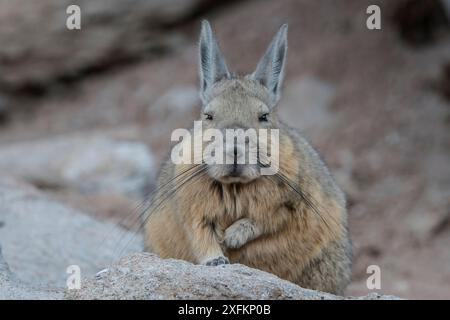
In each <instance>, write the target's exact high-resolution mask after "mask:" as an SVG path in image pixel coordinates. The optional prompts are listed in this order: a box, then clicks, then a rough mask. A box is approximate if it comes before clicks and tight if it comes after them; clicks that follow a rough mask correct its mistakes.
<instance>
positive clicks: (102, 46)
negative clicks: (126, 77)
mask: <svg viewBox="0 0 450 320" xmlns="http://www.w3.org/2000/svg"><path fill="white" fill-rule="evenodd" d="M203 2H206V1H205V0H172V1H165V0H156V1H155V0H153V1H148V0H78V1H72V0H58V1H54V0H41V1H21V2H20V5H18V4H17V3H16V2H11V1H9V0H0V43H2V46H1V47H0V84H2V85H4V86H6V87H7V88H10V89H17V88H22V87H26V86H34V87H36V86H40V87H42V86H45V85H46V84H48V83H51V82H52V81H55V80H58V79H61V78H70V77H77V76H78V75H79V74H80V73H82V72H85V71H89V70H90V69H95V70H98V69H100V68H102V67H107V66H108V64H113V63H119V62H121V61H124V60H127V59H133V58H136V57H141V56H143V55H144V54H146V53H148V52H152V50H153V51H158V52H160V51H161V49H166V50H167V49H170V48H173V47H174V43H175V45H179V44H177V43H179V41H178V40H176V39H178V38H179V37H180V36H179V35H177V34H176V33H175V32H168V31H167V28H166V29H164V28H165V27H166V26H168V25H172V24H175V23H177V22H178V21H183V19H186V18H189V17H190V16H191V15H192V14H194V13H195V12H196V10H199V8H201V4H202V3H203ZM72 4H76V5H78V6H79V7H80V9H81V30H69V29H67V27H66V20H67V18H68V17H69V14H67V13H66V10H67V7H68V6H69V5H72Z"/></svg>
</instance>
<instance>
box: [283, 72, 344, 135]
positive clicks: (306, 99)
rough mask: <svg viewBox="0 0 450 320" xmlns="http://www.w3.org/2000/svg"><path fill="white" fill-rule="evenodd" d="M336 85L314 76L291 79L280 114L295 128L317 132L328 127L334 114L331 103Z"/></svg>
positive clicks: (311, 132)
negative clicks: (331, 110)
mask: <svg viewBox="0 0 450 320" xmlns="http://www.w3.org/2000/svg"><path fill="white" fill-rule="evenodd" d="M335 92H336V89H335V87H334V86H333V85H332V84H330V83H327V82H325V81H322V80H320V79H317V78H315V77H313V76H308V75H306V76H303V77H301V78H298V79H294V80H292V81H290V83H289V85H288V86H287V87H286V89H285V91H284V93H283V101H282V104H283V107H282V108H280V115H281V117H282V119H283V120H285V121H286V122H287V123H288V124H290V125H292V126H293V127H295V128H299V129H300V130H302V131H306V132H307V133H308V134H313V133H316V132H317V130H319V129H320V128H324V127H327V125H328V124H329V123H330V121H332V119H333V117H334V115H333V114H332V113H331V112H330V109H329V107H330V104H331V102H332V100H333V98H334V96H335Z"/></svg>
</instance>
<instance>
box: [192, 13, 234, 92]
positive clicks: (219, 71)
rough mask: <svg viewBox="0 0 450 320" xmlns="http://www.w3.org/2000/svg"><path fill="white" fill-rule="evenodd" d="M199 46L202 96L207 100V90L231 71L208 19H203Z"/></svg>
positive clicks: (226, 76) (227, 76)
mask: <svg viewBox="0 0 450 320" xmlns="http://www.w3.org/2000/svg"><path fill="white" fill-rule="evenodd" d="M199 46H200V48H199V52H200V59H199V64H200V69H199V75H200V98H201V99H202V101H205V93H206V91H207V90H208V89H210V88H211V87H212V86H213V85H214V84H215V83H216V82H218V81H220V80H222V79H225V78H229V77H230V72H229V71H228V67H227V65H226V63H225V59H224V58H223V56H222V53H221V52H220V49H219V45H218V44H217V40H216V38H215V36H214V33H213V31H212V29H211V25H210V24H209V22H208V21H207V20H203V21H202V28H201V32H200V45H199Z"/></svg>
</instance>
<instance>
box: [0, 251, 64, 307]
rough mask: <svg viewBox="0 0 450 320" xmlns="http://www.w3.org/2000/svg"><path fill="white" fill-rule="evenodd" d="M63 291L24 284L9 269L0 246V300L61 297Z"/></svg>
mask: <svg viewBox="0 0 450 320" xmlns="http://www.w3.org/2000/svg"><path fill="white" fill-rule="evenodd" d="M62 297H63V292H62V291H61V290H58V289H48V288H42V287H41V288H39V287H36V286H32V285H29V284H25V283H23V282H22V281H20V280H19V279H17V277H16V276H15V275H14V274H13V273H12V272H11V271H10V270H9V267H8V265H7V264H6V261H5V260H4V259H3V255H2V251H1V248H0V300H5V299H14V300H23V299H27V300H30V299H33V300H35V299H61V298H62Z"/></svg>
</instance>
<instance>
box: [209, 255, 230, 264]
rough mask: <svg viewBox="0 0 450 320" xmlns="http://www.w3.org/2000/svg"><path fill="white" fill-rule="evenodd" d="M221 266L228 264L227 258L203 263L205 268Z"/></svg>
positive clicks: (218, 258)
mask: <svg viewBox="0 0 450 320" xmlns="http://www.w3.org/2000/svg"><path fill="white" fill-rule="evenodd" d="M221 264H230V261H229V260H228V258H227V257H223V256H221V257H217V258H214V259H211V260H208V261H206V262H205V265H207V266H219V265H221Z"/></svg>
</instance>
